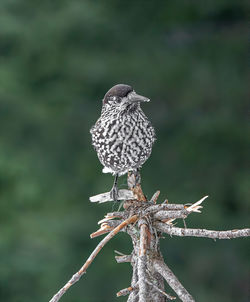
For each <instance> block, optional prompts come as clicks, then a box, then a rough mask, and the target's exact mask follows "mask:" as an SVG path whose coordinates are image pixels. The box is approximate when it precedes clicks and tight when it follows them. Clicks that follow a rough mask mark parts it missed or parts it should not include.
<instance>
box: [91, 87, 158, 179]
mask: <svg viewBox="0 0 250 302" xmlns="http://www.w3.org/2000/svg"><path fill="white" fill-rule="evenodd" d="M147 101H149V100H148V99H147V98H145V97H142V96H140V95H137V94H136V93H135V92H134V91H133V89H132V88H131V87H130V86H128V85H123V84H120V85H116V86H114V87H112V88H111V89H110V90H109V91H108V92H107V94H106V95H105V97H104V99H103V107H102V112H101V116H100V118H99V119H98V120H97V122H96V124H95V125H94V126H93V127H92V128H91V130H90V132H91V135H92V144H93V146H94V148H95V150H96V152H97V155H98V158H99V160H100V162H101V163H102V165H103V166H104V169H103V172H104V173H112V174H117V175H119V176H120V175H123V174H125V173H127V172H128V171H131V170H136V169H138V168H140V167H141V166H142V165H143V164H144V162H145V161H146V160H147V159H148V157H149V156H150V154H151V151H152V146H153V143H154V141H155V131H154V128H153V127H152V125H151V123H150V121H149V120H148V118H147V117H146V115H145V114H144V113H143V111H142V109H141V107H140V103H141V102H147Z"/></svg>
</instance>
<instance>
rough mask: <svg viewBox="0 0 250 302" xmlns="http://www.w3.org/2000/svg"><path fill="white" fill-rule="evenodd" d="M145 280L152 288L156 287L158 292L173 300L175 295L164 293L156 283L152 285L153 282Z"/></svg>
mask: <svg viewBox="0 0 250 302" xmlns="http://www.w3.org/2000/svg"><path fill="white" fill-rule="evenodd" d="M146 282H147V283H148V284H149V285H151V286H152V287H153V288H154V289H156V290H157V291H158V292H159V293H161V294H162V295H163V296H166V297H167V298H168V299H169V300H175V299H176V297H173V296H170V295H169V294H167V293H165V292H164V291H163V290H161V289H160V288H159V287H157V286H156V285H154V283H152V282H150V281H148V280H146Z"/></svg>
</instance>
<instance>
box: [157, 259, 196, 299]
mask: <svg viewBox="0 0 250 302" xmlns="http://www.w3.org/2000/svg"><path fill="white" fill-rule="evenodd" d="M153 266H154V268H155V270H156V271H157V272H158V273H159V274H161V275H162V276H163V278H164V279H165V280H166V281H167V283H168V284H169V286H170V287H171V288H172V289H173V290H174V291H175V292H176V294H177V295H178V297H179V298H180V299H181V301H183V302H195V300H194V298H193V297H192V296H191V295H190V294H189V293H188V291H187V290H186V289H185V288H184V287H183V285H182V284H181V283H180V281H179V280H178V279H177V277H176V276H175V275H174V273H173V272H172V271H171V270H170V268H169V267H168V266H167V265H166V264H165V263H164V262H163V261H162V260H158V259H154V260H153Z"/></svg>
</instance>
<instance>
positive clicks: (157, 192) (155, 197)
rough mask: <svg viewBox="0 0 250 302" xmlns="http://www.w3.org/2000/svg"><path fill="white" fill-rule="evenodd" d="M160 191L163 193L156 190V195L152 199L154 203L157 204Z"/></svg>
mask: <svg viewBox="0 0 250 302" xmlns="http://www.w3.org/2000/svg"><path fill="white" fill-rule="evenodd" d="M160 193H161V192H160V191H159V190H158V191H156V192H155V193H154V195H153V196H152V197H151V199H150V201H151V202H153V203H154V204H155V203H156V202H157V199H158V197H159V195H160Z"/></svg>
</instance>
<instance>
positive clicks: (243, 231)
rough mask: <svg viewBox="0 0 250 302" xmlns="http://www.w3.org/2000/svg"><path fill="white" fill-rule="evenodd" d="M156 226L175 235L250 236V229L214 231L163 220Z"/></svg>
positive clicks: (229, 237)
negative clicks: (173, 225)
mask: <svg viewBox="0 0 250 302" xmlns="http://www.w3.org/2000/svg"><path fill="white" fill-rule="evenodd" d="M154 225H155V227H156V228H157V229H158V230H159V231H161V232H164V233H166V234H169V235H175V236H181V237H185V236H192V237H205V238H212V239H231V238H239V237H248V236H250V229H240V230H228V231H213V230H206V229H189V228H187V229H186V228H178V227H172V226H168V225H166V224H165V223H162V222H155V224H154Z"/></svg>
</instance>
